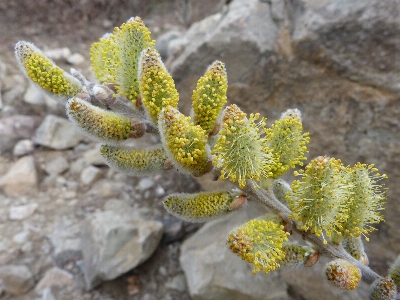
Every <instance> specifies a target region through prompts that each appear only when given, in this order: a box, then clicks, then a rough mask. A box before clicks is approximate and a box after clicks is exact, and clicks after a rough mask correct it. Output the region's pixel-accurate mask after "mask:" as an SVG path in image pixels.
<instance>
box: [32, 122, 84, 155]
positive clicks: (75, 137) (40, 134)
mask: <svg viewBox="0 0 400 300" xmlns="http://www.w3.org/2000/svg"><path fill="white" fill-rule="evenodd" d="M83 139H84V136H83V135H82V134H81V133H80V132H78V131H77V130H76V129H75V127H74V125H73V124H72V123H71V122H69V121H68V120H66V119H63V118H60V117H57V116H54V115H47V116H46V118H45V119H44V120H43V122H42V123H41V124H40V126H39V128H38V129H37V130H36V134H35V137H34V142H35V143H36V144H38V145H42V146H46V147H49V148H51V149H55V150H64V149H68V148H72V147H74V146H76V145H77V144H78V143H79V142H80V141H82V140H83Z"/></svg>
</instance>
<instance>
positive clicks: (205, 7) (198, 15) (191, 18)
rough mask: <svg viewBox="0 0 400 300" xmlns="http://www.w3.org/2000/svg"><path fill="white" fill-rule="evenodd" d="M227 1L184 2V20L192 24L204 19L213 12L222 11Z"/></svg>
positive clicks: (191, 0)
mask: <svg viewBox="0 0 400 300" xmlns="http://www.w3.org/2000/svg"><path fill="white" fill-rule="evenodd" d="M225 3H227V1H225V0H203V1H196V0H189V1H185V2H182V4H181V11H182V12H181V13H182V19H183V20H182V21H183V22H184V24H185V25H190V24H192V23H194V22H197V21H199V20H202V19H204V18H205V17H207V16H209V15H211V14H215V13H217V12H220V11H222V9H223V7H224V5H225Z"/></svg>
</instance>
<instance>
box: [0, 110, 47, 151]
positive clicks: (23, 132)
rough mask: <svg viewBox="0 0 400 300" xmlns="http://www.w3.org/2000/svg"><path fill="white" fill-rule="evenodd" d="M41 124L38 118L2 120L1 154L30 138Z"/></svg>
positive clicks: (7, 118) (13, 117)
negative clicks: (22, 140)
mask: <svg viewBox="0 0 400 300" xmlns="http://www.w3.org/2000/svg"><path fill="white" fill-rule="evenodd" d="M39 122H40V119H39V118H38V117H32V116H23V115H15V116H11V117H6V118H2V119H0V140H1V143H0V153H1V152H5V151H9V150H11V149H12V148H13V147H14V145H15V144H16V142H17V141H19V140H21V139H26V138H30V137H31V136H32V134H33V133H34V131H35V129H36V128H37V126H38V125H39Z"/></svg>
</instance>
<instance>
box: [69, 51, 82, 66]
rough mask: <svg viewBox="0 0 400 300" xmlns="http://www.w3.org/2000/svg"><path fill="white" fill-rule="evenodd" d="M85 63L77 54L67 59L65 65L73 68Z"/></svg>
mask: <svg viewBox="0 0 400 300" xmlns="http://www.w3.org/2000/svg"><path fill="white" fill-rule="evenodd" d="M84 61H85V57H83V55H82V54H79V53H73V54H71V55H70V56H69V57H68V58H67V63H69V64H70V65H73V66H77V65H80V64H82V63H83V62H84Z"/></svg>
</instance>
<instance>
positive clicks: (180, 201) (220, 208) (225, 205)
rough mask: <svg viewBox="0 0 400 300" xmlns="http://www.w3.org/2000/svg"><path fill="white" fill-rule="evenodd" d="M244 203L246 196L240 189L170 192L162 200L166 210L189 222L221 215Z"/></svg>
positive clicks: (244, 204) (203, 220)
mask: <svg viewBox="0 0 400 300" xmlns="http://www.w3.org/2000/svg"><path fill="white" fill-rule="evenodd" d="M246 204H247V198H246V197H245V196H244V195H241V193H240V191H232V192H228V191H217V192H210V193H197V194H185V193H181V194H172V195H169V196H168V197H167V198H166V199H165V200H164V207H165V208H166V209H167V211H169V212H170V213H171V214H173V215H174V216H177V217H178V218H181V219H183V220H186V221H190V222H205V221H209V220H212V219H215V218H217V217H222V216H224V215H227V214H229V213H230V212H232V211H235V210H238V209H240V208H242V207H244V206H246Z"/></svg>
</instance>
